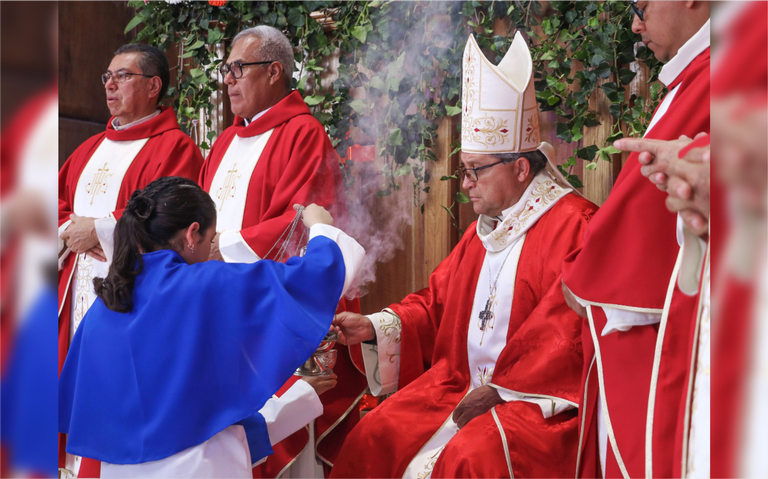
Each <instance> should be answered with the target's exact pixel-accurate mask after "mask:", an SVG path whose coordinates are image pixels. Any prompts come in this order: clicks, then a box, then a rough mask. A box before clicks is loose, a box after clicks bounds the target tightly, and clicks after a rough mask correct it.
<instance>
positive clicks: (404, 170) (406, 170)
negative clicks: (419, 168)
mask: <svg viewBox="0 0 768 479" xmlns="http://www.w3.org/2000/svg"><path fill="white" fill-rule="evenodd" d="M410 174H411V165H410V164H409V163H406V164H404V165H401V166H400V168H398V169H396V170H395V176H406V175H410Z"/></svg>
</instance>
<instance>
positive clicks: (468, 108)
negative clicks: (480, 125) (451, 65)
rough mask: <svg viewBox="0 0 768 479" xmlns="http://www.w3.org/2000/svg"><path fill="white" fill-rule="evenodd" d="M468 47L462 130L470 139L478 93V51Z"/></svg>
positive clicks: (462, 100) (462, 95) (463, 85)
mask: <svg viewBox="0 0 768 479" xmlns="http://www.w3.org/2000/svg"><path fill="white" fill-rule="evenodd" d="M470 50H471V48H468V49H467V51H466V53H465V55H464V71H463V72H462V73H463V76H462V78H463V80H464V81H463V84H462V85H461V105H462V107H463V108H464V112H463V113H462V115H461V131H462V136H464V138H463V139H462V140H464V139H466V140H469V136H467V135H468V132H469V130H470V124H471V122H472V112H473V110H474V104H475V97H476V94H477V91H476V86H477V82H476V80H475V67H476V65H477V52H472V51H470Z"/></svg>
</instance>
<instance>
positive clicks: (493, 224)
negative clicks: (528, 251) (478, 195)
mask: <svg viewBox="0 0 768 479" xmlns="http://www.w3.org/2000/svg"><path fill="white" fill-rule="evenodd" d="M571 191H573V190H572V189H571V188H563V187H562V186H560V185H559V184H558V182H557V180H556V179H555V178H553V177H552V176H551V175H550V174H549V173H548V172H547V171H542V172H541V173H539V174H538V175H536V176H535V177H534V178H533V181H531V184H530V185H528V188H526V189H525V192H524V193H523V194H522V196H521V197H520V200H518V202H517V203H515V204H514V205H512V206H510V207H509V208H507V209H505V210H504V211H503V212H502V214H503V215H504V216H503V218H504V219H503V221H497V218H492V217H489V216H485V215H480V217H479V218H478V220H477V236H478V237H479V238H480V241H482V242H483V246H485V249H486V250H488V251H492V252H496V251H502V250H504V249H506V248H507V247H509V246H510V245H513V244H515V243H516V242H517V241H518V240H519V239H520V238H521V237H522V236H523V235H524V234H525V233H526V232H527V231H528V229H529V228H530V227H531V226H533V225H535V224H536V222H537V221H538V220H539V218H541V216H542V215H544V213H546V212H547V211H549V209H550V208H552V206H554V205H555V203H557V202H558V201H559V200H560V199H561V198H562V197H563V196H565V195H567V194H568V193H570V192H571Z"/></svg>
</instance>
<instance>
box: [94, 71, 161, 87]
mask: <svg viewBox="0 0 768 479" xmlns="http://www.w3.org/2000/svg"><path fill="white" fill-rule="evenodd" d="M132 76H141V77H146V78H152V77H154V76H155V75H145V74H143V73H131V72H124V71H122V70H118V71H116V72H109V71H108V72H107V73H104V74H102V75H101V83H103V84H105V85H106V84H107V82H108V81H109V79H110V78H111V79H113V80H114V81H115V83H125V82H127V81H130V79H131V77H132Z"/></svg>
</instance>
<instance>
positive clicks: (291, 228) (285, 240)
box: [264, 206, 307, 262]
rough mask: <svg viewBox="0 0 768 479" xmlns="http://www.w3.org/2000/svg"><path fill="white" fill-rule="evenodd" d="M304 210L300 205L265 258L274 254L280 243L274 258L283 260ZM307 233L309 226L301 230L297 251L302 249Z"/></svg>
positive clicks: (279, 260) (278, 260)
mask: <svg viewBox="0 0 768 479" xmlns="http://www.w3.org/2000/svg"><path fill="white" fill-rule="evenodd" d="M303 212H304V207H303V206H299V209H297V210H296V216H294V217H293V220H292V221H291V222H290V224H288V226H287V227H286V228H285V230H284V231H283V233H282V234H281V235H280V237H279V238H277V241H275V244H273V245H272V247H271V248H270V249H269V251H268V252H267V254H266V255H265V256H264V258H269V255H270V254H272V251H273V250H274V249H275V247H277V245H278V244H279V245H280V248H279V249H278V250H277V253H276V254H275V258H274V260H275V261H277V262H282V261H283V257H284V256H285V253H286V252H287V251H288V246H289V245H290V243H291V238H293V233H294V232H295V231H296V227H297V226H298V224H299V221H300V220H301V214H302V213H303ZM286 235H287V236H286ZM306 235H307V228H306V227H304V229H303V230H302V232H301V237H300V238H299V244H298V246H297V249H296V253H298V252H300V251H301V243H302V242H303V241H304V238H305V237H306ZM281 242H282V243H281Z"/></svg>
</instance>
